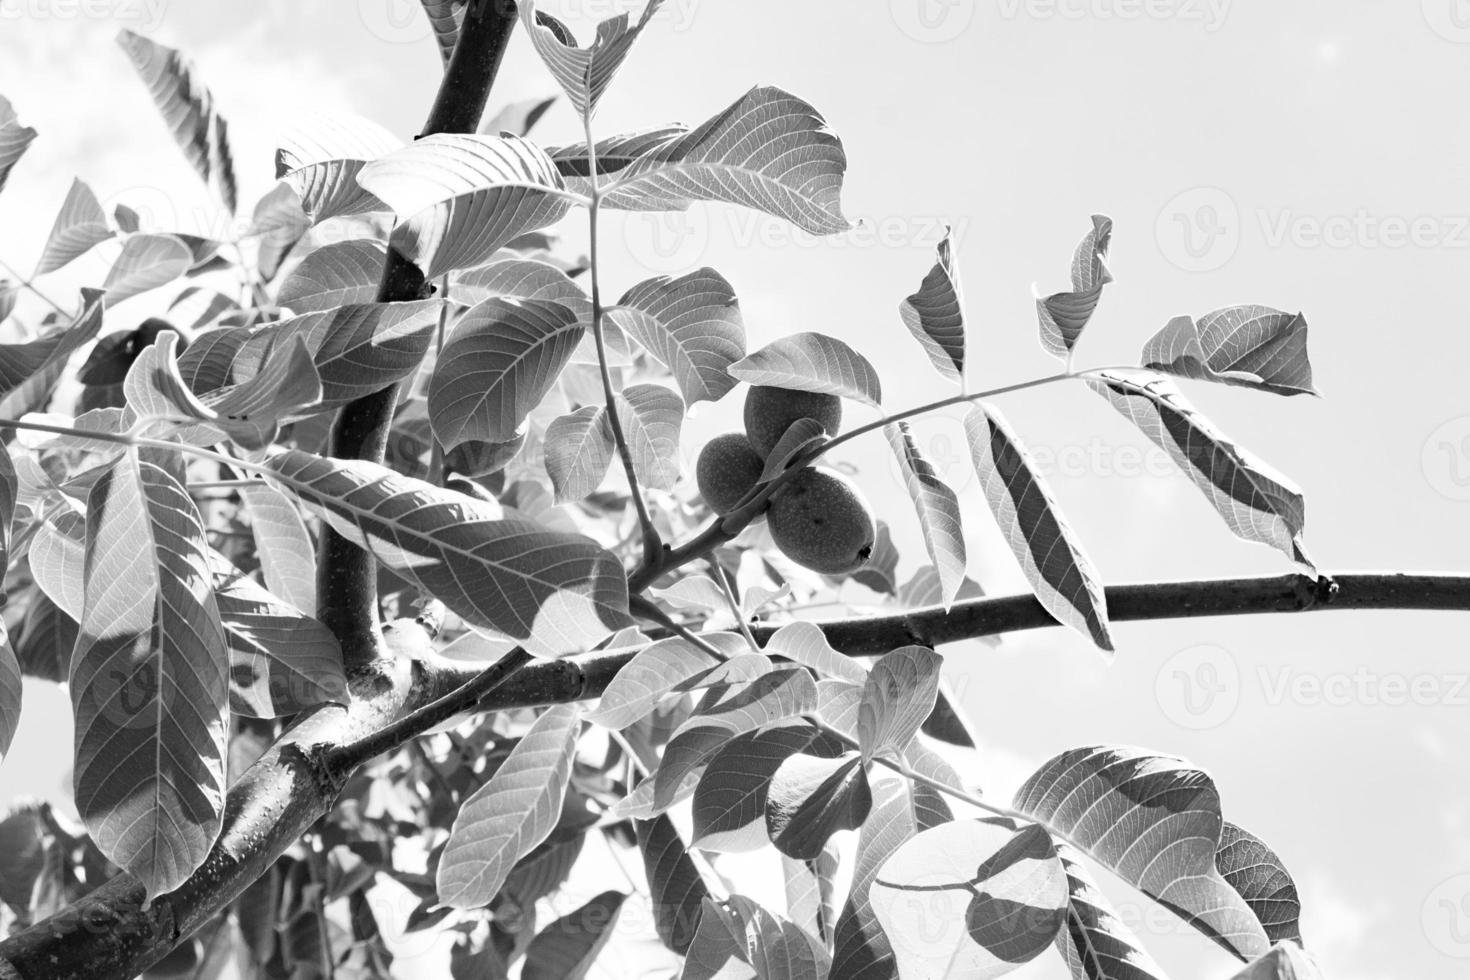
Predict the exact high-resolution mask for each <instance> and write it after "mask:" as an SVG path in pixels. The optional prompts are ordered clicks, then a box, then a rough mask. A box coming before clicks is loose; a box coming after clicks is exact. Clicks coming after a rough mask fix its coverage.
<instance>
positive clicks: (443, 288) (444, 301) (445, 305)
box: [429, 273, 449, 487]
mask: <svg viewBox="0 0 1470 980" xmlns="http://www.w3.org/2000/svg"><path fill="white" fill-rule="evenodd" d="M448 321H449V274H448V273H445V274H444V275H442V276H440V277H439V327H438V329H437V330H436V331H435V333H434V365H435V366H436V367H437V366H438V364H439V356H440V355H441V354H443V353H444V327H445V324H446V323H447V322H448ZM429 482H430V483H432V484H434V486H436V487H442V486H443V485H444V447H443V446H442V445H441V444H440V443H439V437H438V436H436V435H434V432H433V429H432V427H431V428H430V430H429Z"/></svg>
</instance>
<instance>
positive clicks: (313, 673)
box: [210, 553, 347, 718]
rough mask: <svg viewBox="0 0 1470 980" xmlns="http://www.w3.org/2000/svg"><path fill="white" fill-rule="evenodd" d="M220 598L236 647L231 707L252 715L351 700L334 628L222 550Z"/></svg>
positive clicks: (214, 567) (216, 567) (217, 575)
mask: <svg viewBox="0 0 1470 980" xmlns="http://www.w3.org/2000/svg"><path fill="white" fill-rule="evenodd" d="M210 560H211V566H210V567H211V571H212V572H213V574H214V583H215V602H216V603H217V604H218V606H219V612H220V618H221V620H222V621H223V623H224V627H225V637H226V639H227V641H228V642H229V647H230V706H231V707H232V708H233V709H234V711H235V712H236V713H237V714H243V715H248V716H250V717H252V718H279V717H282V716H286V715H295V714H299V713H300V712H302V711H305V710H306V709H307V708H310V707H313V706H315V705H318V704H322V703H323V702H327V701H333V702H336V703H338V704H346V703H347V678H346V676H345V675H344V674H343V672H342V649H341V647H340V646H338V644H337V639H336V637H335V636H333V635H332V631H331V630H329V629H327V628H326V627H325V626H323V625H322V624H321V623H319V622H317V621H316V620H315V619H312V618H311V617H310V616H308V615H307V614H305V613H303V612H302V611H301V610H300V609H299V608H298V607H296V606H293V605H290V604H289V603H286V602H282V601H281V600H280V599H279V598H277V597H276V596H275V595H273V594H272V593H270V592H267V591H266V590H265V589H262V588H261V587H260V586H259V585H257V584H255V581H254V580H253V579H251V578H249V577H247V576H246V575H244V574H243V573H242V572H240V571H239V570H238V569H236V568H235V567H234V566H233V565H231V564H230V563H229V561H228V560H227V559H225V558H224V557H223V556H220V555H219V554H217V553H216V554H214V555H211V556H210Z"/></svg>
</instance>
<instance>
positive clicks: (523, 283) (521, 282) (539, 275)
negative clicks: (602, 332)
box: [449, 258, 606, 326]
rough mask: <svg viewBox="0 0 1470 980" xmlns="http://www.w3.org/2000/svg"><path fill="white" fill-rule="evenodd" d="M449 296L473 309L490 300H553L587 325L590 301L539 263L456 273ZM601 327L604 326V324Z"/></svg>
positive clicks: (510, 262) (514, 261)
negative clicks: (585, 321) (582, 318)
mask: <svg viewBox="0 0 1470 980" xmlns="http://www.w3.org/2000/svg"><path fill="white" fill-rule="evenodd" d="M449 284H450V285H449V292H450V295H452V296H453V297H454V299H455V300H456V301H457V302H461V303H469V304H471V305H474V304H476V303H480V302H483V301H484V300H487V299H489V298H491V297H492V296H520V297H522V298H524V299H548V300H554V301H556V302H558V303H560V304H562V305H563V306H566V307H569V308H571V309H573V310H576V311H577V315H578V316H579V317H584V318H585V319H587V320H588V322H591V319H592V300H591V299H589V298H588V297H587V294H586V293H585V292H584V291H583V290H582V287H581V286H578V285H577V284H576V283H575V282H573V281H572V278H571V277H570V276H568V275H567V274H566V273H565V272H564V271H562V270H561V269H559V268H558V267H556V266H554V265H552V264H551V263H550V262H544V261H541V260H540V259H522V258H506V259H497V260H496V261H494V262H491V263H489V264H487V265H482V266H477V267H475V268H473V269H465V270H463V271H461V272H456V273H454V274H453V275H452V276H450V279H449ZM604 326H606V324H605V323H604Z"/></svg>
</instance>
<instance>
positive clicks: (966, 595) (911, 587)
mask: <svg viewBox="0 0 1470 980" xmlns="http://www.w3.org/2000/svg"><path fill="white" fill-rule="evenodd" d="M984 595H985V592H984V590H982V589H981V588H980V584H979V583H978V582H976V581H975V580H974V579H972V578H970V577H969V576H966V577H965V580H964V581H963V582H961V583H960V590H959V592H957V593H956V594H955V601H957V602H964V601H965V600H966V599H980V598H983V597H984ZM897 598H898V601H899V604H900V605H902V606H905V607H907V608H909V609H916V608H920V607H923V606H937V605H939V604H940V603H941V602H943V601H944V588H943V586H941V585H940V582H939V572H937V571H935V569H934V566H933V565H920V566H919V567H918V568H916V569H914V574H913V576H912V577H910V578H909V580H908V581H907V582H905V583H903V585H901V586H899V587H898V592H897Z"/></svg>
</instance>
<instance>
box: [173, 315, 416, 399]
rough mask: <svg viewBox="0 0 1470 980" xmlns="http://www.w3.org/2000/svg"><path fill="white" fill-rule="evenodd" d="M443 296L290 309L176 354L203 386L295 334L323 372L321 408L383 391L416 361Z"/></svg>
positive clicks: (256, 366)
mask: <svg viewBox="0 0 1470 980" xmlns="http://www.w3.org/2000/svg"><path fill="white" fill-rule="evenodd" d="M438 318H439V303H438V302H436V301H434V300H422V301H419V302H410V303H366V304H361V305H351V306H337V307H333V308H332V309H328V310H321V311H318V312H314V313H303V314H301V315H300V316H294V317H287V318H286V319H284V320H277V321H276V322H275V323H267V324H262V325H261V326H258V327H254V328H246V327H225V328H222V329H220V330H212V331H210V332H209V333H206V334H203V335H202V336H200V337H199V338H198V339H197V340H196V341H195V342H194V343H192V344H190V345H189V349H188V350H186V351H184V353H183V354H181V355H180V356H179V370H180V373H181V375H182V377H183V378H184V380H185V381H186V382H187V383H188V384H189V386H190V387H191V388H192V389H193V390H194V391H195V392H196V393H199V394H206V393H208V392H211V391H213V390H215V389H217V388H220V387H222V386H225V385H242V384H245V383H247V382H250V381H252V380H253V379H254V378H255V377H256V376H257V375H259V374H260V373H261V372H262V370H263V367H264V365H266V364H267V363H269V361H270V359H271V354H272V352H276V351H288V350H290V348H291V344H292V343H293V342H295V340H296V339H297V338H299V339H300V342H301V343H302V344H304V345H305V348H306V350H307V352H308V353H309V354H310V355H311V360H312V363H313V364H314V365H315V367H316V371H317V375H318V377H319V378H320V380H321V387H322V394H321V400H320V403H319V406H320V409H322V410H325V409H328V408H337V407H340V406H342V405H345V404H346V403H347V402H350V401H352V400H354V399H356V398H361V397H362V396H364V395H368V394H371V393H373V392H375V391H380V390H382V389H383V388H386V387H388V386H389V385H391V384H396V383H397V382H399V381H401V380H403V379H404V378H406V377H407V376H408V375H410V374H412V373H413V372H414V371H415V370H417V369H418V366H419V363H420V362H421V361H422V360H423V356H424V352H425V351H427V350H428V348H429V345H430V344H431V343H432V342H433V339H434V330H435V328H436V326H437V325H438Z"/></svg>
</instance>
